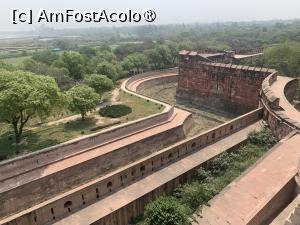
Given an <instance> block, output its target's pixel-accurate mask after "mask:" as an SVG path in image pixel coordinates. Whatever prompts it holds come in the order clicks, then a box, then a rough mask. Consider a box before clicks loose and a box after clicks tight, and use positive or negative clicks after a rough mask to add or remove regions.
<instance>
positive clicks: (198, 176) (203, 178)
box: [193, 167, 212, 182]
mask: <svg viewBox="0 0 300 225" xmlns="http://www.w3.org/2000/svg"><path fill="white" fill-rule="evenodd" d="M211 179H212V174H211V172H210V171H209V170H205V169H203V168H202V167H201V168H200V169H198V170H197V171H195V172H194V173H193V180H197V181H200V182H207V181H210V180H211Z"/></svg>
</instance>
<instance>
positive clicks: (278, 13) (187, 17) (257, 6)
mask: <svg viewBox="0 0 300 225" xmlns="http://www.w3.org/2000/svg"><path fill="white" fill-rule="evenodd" d="M0 4H1V5H0V31H14V30H28V29H34V28H35V27H38V26H40V24H34V25H25V24H22V25H13V24H12V23H11V9H12V8H15V9H18V10H23V9H26V8H30V9H32V10H33V11H34V12H38V11H39V9H40V8H44V9H46V10H64V9H65V8H72V9H75V10H80V11H84V10H91V9H94V10H97V9H107V10H126V9H133V10H140V11H142V10H143V9H144V8H152V9H154V10H155V11H156V13H157V19H156V21H155V24H169V23H193V22H199V23H202V22H222V21H252V20H270V19H294V18H300V0H106V1H103V0H5V1H4V0H2V2H1V3H0ZM103 25H106V26H107V25H110V26H114V25H116V24H84V23H83V24H47V26H51V27H55V28H65V27H67V28H68V27H69V28H71V27H76V26H80V27H83V26H85V27H91V26H103ZM126 25H127V24H126Z"/></svg>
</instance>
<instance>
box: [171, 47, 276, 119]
mask: <svg viewBox="0 0 300 225" xmlns="http://www.w3.org/2000/svg"><path fill="white" fill-rule="evenodd" d="M190 54H192V53H190ZM190 54H183V55H180V63H179V78H178V89H177V96H178V97H179V98H182V99H185V100H188V101H193V103H200V104H202V105H208V106H212V107H217V108H219V109H224V110H226V111H230V112H233V113H236V112H246V111H249V110H251V109H254V108H257V107H258V103H259V93H260V89H261V84H262V82H263V80H264V79H265V78H266V77H267V76H268V75H269V74H270V73H272V72H274V70H271V69H265V68H255V67H249V66H238V65H231V64H221V63H204V62H201V61H199V59H198V55H193V54H192V55H190Z"/></svg>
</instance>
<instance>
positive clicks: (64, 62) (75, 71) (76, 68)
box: [53, 52, 85, 80]
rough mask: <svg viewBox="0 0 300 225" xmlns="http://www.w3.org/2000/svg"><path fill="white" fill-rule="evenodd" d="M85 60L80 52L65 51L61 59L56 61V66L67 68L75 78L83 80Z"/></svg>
mask: <svg viewBox="0 0 300 225" xmlns="http://www.w3.org/2000/svg"><path fill="white" fill-rule="evenodd" d="M84 64H85V60H84V58H83V56H82V55H81V54H80V53H79V52H63V53H62V54H61V56H60V58H59V60H56V61H54V63H53V65H54V66H56V67H64V68H67V69H68V71H69V74H70V76H71V77H72V78H74V80H81V79H82V78H83V73H84V66H85V65H84Z"/></svg>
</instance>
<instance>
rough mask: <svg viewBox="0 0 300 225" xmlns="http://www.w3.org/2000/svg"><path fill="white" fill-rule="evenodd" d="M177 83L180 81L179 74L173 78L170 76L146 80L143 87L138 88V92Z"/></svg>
mask: <svg viewBox="0 0 300 225" xmlns="http://www.w3.org/2000/svg"><path fill="white" fill-rule="evenodd" d="M177 81H178V75H177V74H176V75H173V76H171V75H170V76H165V77H160V78H159V79H151V80H146V81H145V82H143V83H142V84H141V85H139V86H138V88H137V92H139V91H140V90H143V89H146V88H150V87H153V86H155V85H161V84H165V83H171V82H177Z"/></svg>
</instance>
